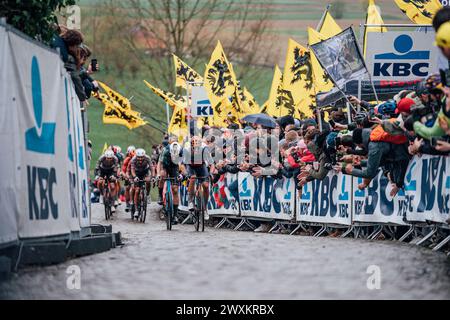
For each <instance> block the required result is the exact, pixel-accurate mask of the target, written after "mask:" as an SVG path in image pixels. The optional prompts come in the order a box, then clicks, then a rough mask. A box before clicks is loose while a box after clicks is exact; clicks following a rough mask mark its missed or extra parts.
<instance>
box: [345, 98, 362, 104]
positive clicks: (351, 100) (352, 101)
mask: <svg viewBox="0 0 450 320" xmlns="http://www.w3.org/2000/svg"><path fill="white" fill-rule="evenodd" d="M348 100H349V101H350V102H351V104H353V105H354V106H357V105H360V104H361V100H359V99H358V98H357V97H355V96H350V97H349V98H348Z"/></svg>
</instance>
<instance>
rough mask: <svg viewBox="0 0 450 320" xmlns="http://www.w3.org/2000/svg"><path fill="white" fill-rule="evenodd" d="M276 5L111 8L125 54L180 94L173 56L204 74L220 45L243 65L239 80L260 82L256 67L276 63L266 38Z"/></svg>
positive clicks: (212, 0)
mask: <svg viewBox="0 0 450 320" xmlns="http://www.w3.org/2000/svg"><path fill="white" fill-rule="evenodd" d="M270 4H271V1H270V0H261V1H258V3H255V2H254V1H252V0H243V1H242V0H241V1H239V0H157V1H155V0H124V1H116V0H109V1H108V2H106V3H105V8H106V10H108V16H109V17H111V18H112V19H111V20H110V21H111V22H112V24H114V25H115V27H114V28H113V29H114V30H115V32H116V34H115V35H114V36H115V37H116V38H118V39H120V41H121V43H122V45H123V47H122V49H123V50H126V51H127V53H128V54H131V55H133V56H134V58H135V59H136V60H137V61H139V64H140V65H141V66H143V67H145V70H146V71H148V75H149V78H150V80H151V81H153V82H155V83H156V84H158V85H159V86H161V87H164V88H167V89H170V90H175V88H174V83H175V79H174V72H173V70H172V68H173V66H172V56H171V53H174V54H176V55H177V56H179V57H180V58H182V59H184V60H186V61H187V62H189V63H190V64H191V65H192V66H194V67H199V69H200V70H199V72H202V71H203V70H204V64H205V63H207V62H208V58H209V55H210V53H211V52H212V50H213V48H214V46H215V45H216V42H217V40H221V42H222V44H223V46H224V49H225V51H226V53H227V56H228V58H229V59H230V60H231V61H232V63H234V64H239V67H236V68H235V69H236V72H238V76H239V77H240V76H241V75H246V76H247V77H248V78H249V79H252V78H253V79H257V72H258V70H257V68H254V67H255V65H267V64H268V63H267V62H268V61H269V57H270V59H271V60H273V56H270V55H271V54H272V51H271V50H268V49H269V47H270V43H271V42H270V35H269V34H268V33H267V32H266V31H267V28H268V26H269V23H270ZM111 27H112V26H111ZM250 75H251V76H250ZM246 84H247V85H251V83H249V81H246Z"/></svg>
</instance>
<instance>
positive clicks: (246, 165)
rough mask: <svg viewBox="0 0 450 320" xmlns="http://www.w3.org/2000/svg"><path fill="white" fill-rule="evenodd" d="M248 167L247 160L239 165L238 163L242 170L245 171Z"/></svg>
mask: <svg viewBox="0 0 450 320" xmlns="http://www.w3.org/2000/svg"><path fill="white" fill-rule="evenodd" d="M249 168H250V165H249V164H248V162H244V163H242V164H241V165H239V169H241V170H242V171H247V170H248V169H249Z"/></svg>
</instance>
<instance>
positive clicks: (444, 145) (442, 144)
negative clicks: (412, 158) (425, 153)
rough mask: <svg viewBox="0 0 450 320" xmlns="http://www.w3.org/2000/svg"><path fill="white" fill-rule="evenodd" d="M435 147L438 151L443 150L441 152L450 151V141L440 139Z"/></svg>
mask: <svg viewBox="0 0 450 320" xmlns="http://www.w3.org/2000/svg"><path fill="white" fill-rule="evenodd" d="M435 149H436V150H437V151H441V152H449V151H450V143H448V142H446V141H441V140H438V141H437V145H436V148H435Z"/></svg>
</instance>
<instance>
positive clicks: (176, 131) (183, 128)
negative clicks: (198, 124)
mask: <svg viewBox="0 0 450 320" xmlns="http://www.w3.org/2000/svg"><path fill="white" fill-rule="evenodd" d="M167 131H168V132H169V133H170V134H173V135H175V136H177V137H179V138H181V137H186V136H187V135H188V126H187V121H186V109H185V107H183V106H180V105H177V106H176V108H175V110H174V112H173V114H172V119H171V120H170V124H169V128H168V130H167Z"/></svg>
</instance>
